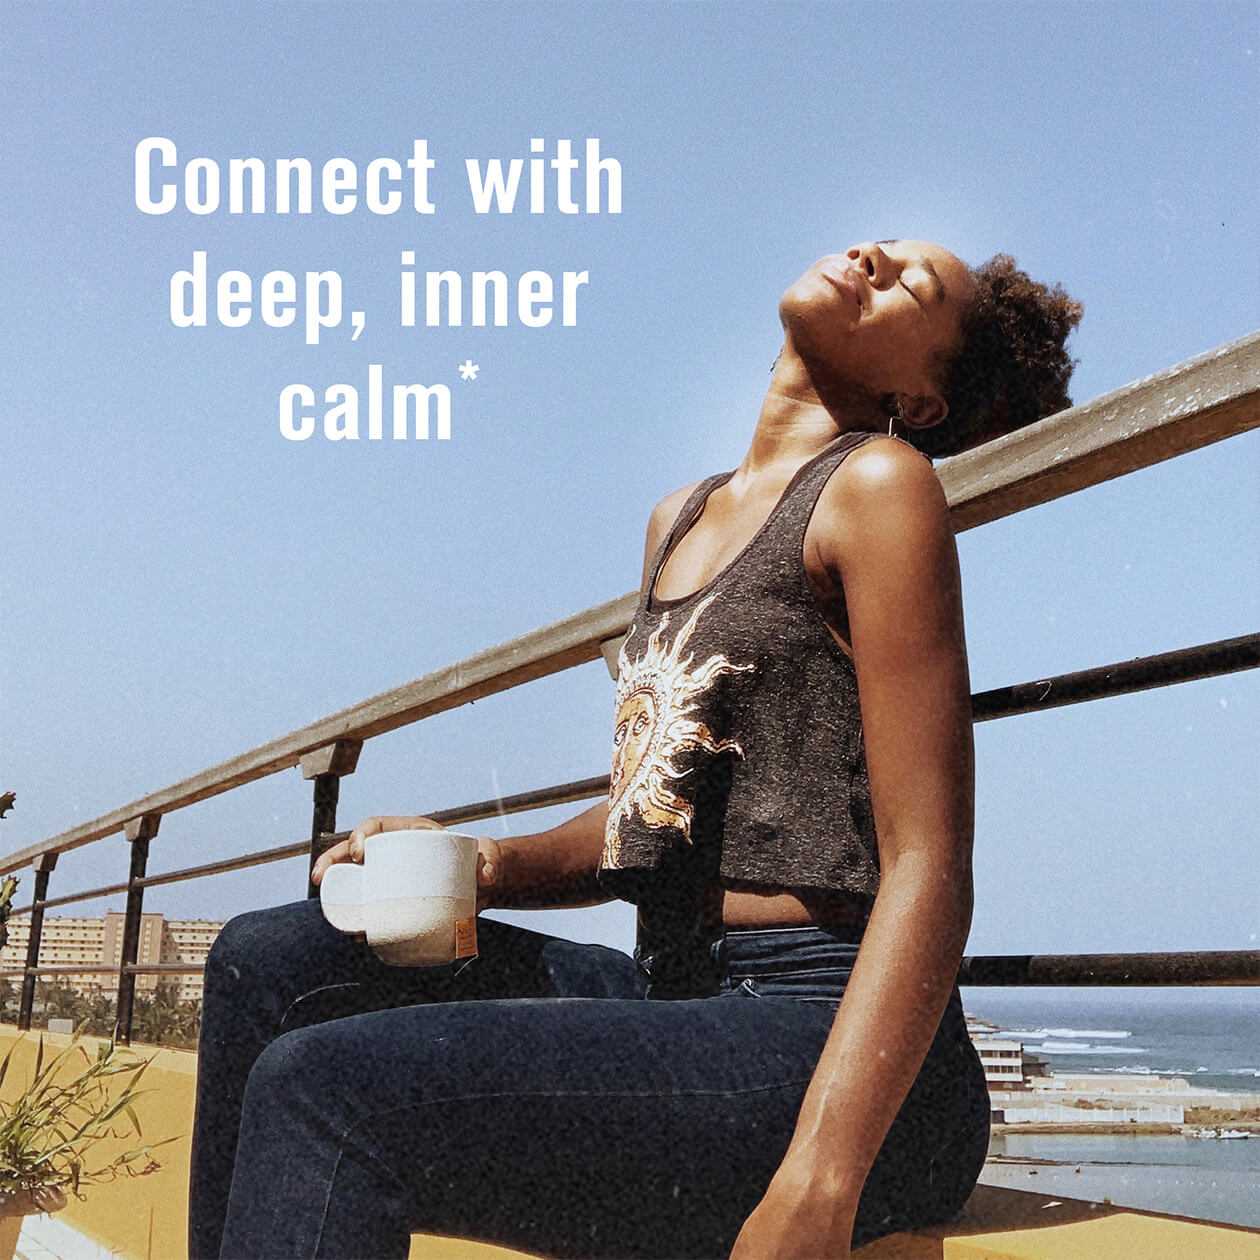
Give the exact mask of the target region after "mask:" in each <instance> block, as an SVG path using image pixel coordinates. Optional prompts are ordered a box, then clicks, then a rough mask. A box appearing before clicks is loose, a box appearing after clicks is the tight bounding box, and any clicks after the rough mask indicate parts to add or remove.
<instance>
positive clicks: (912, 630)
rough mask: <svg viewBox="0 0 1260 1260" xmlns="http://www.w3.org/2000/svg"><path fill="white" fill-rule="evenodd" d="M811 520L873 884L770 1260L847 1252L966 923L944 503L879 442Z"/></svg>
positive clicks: (951, 974) (957, 682)
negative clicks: (870, 811)
mask: <svg viewBox="0 0 1260 1260" xmlns="http://www.w3.org/2000/svg"><path fill="white" fill-rule="evenodd" d="M820 514H821V515H820ZM815 521H816V523H817V525H818V527H819V529H818V538H819V546H820V549H821V555H822V558H823V560H824V562H825V564H826V565H827V568H828V570H829V571H830V572H831V573H833V574H834V576H835V577H837V578H838V579H839V581H840V582H841V583H842V584H843V588H844V591H845V596H846V601H847V605H848V619H849V634H850V640H851V644H852V649H853V658H854V664H855V667H856V670H857V676H858V690H859V696H860V701H861V709H862V723H863V729H864V734H865V739H866V753H867V765H868V768H869V771H870V778H871V791H872V797H873V803H874V808H875V822H876V831H877V834H878V837H879V854H880V868H881V875H880V889H879V893H878V895H877V896H876V899H875V904H874V907H873V909H872V912H871V917H870V923H869V925H868V927H867V930H866V934H865V937H864V939H863V942H862V946H861V948H860V950H859V951H858V957H857V961H856V963H855V965H854V969H853V974H852V977H851V979H850V981H849V984H848V987H847V989H846V991H845V995H844V1000H843V1002H842V1003H841V1005H840V1008H839V1010H838V1012H837V1015H836V1020H835V1023H834V1025H833V1027H832V1030H831V1033H830V1035H829V1037H828V1039H827V1042H826V1045H825V1046H824V1049H823V1053H822V1056H821V1058H820V1060H819V1063H818V1066H817V1068H816V1070H815V1073H814V1076H813V1079H812V1081H811V1083H810V1086H809V1089H808V1090H807V1092H806V1095H805V1100H804V1104H803V1105H802V1108H801V1112H800V1116H799V1118H798V1121H797V1126H796V1131H795V1134H794V1136H793V1139H792V1142H791V1145H790V1146H789V1149H788V1153H787V1155H786V1157H785V1159H784V1161H783V1163H782V1164H781V1166H780V1168H779V1170H778V1172H777V1173H776V1175H775V1178H774V1180H773V1181H772V1183H771V1186H770V1188H769V1190H768V1191H767V1193H766V1196H765V1198H764V1199H763V1200H762V1202H761V1204H760V1205H759V1206H758V1208H757V1210H756V1211H755V1212H754V1214H753V1215H752V1216H751V1217H750V1218H749V1220H748V1222H747V1223H746V1225H745V1227H744V1231H743V1233H741V1235H740V1239H739V1242H738V1243H737V1244H736V1248H735V1252H734V1253H733V1255H734V1256H736V1257H741V1258H742V1257H752V1256H756V1257H758V1258H759V1260H764V1258H766V1257H780V1258H782V1257H788V1256H810V1257H820V1256H828V1257H847V1256H848V1255H849V1240H850V1237H851V1234H852V1229H853V1219H854V1215H855V1214H856V1210H857V1201H858V1196H859V1194H860V1192H861V1189H862V1185H863V1182H864V1181H865V1179H866V1175H867V1173H868V1172H869V1170H870V1167H871V1164H872V1162H873V1161H874V1158H875V1155H876V1153H877V1152H878V1150H879V1147H880V1145H881V1143H882V1142H883V1140H884V1137H885V1135H886V1134H887V1132H888V1129H889V1126H890V1125H891V1124H892V1121H893V1118H894V1116H895V1115H896V1113H897V1110H898V1108H899V1107H900V1106H901V1103H902V1101H903V1100H904V1098H905V1096H906V1093H907V1092H908V1090H909V1088H910V1085H911V1084H912V1082H913V1080H914V1078H915V1075H916V1073H917V1072H918V1070H919V1067H920V1066H921V1064H922V1062H923V1058H924V1056H925V1055H926V1053H927V1048H928V1046H929V1044H930V1043H931V1040H932V1036H933V1034H934V1033H935V1031H936V1028H937V1025H938V1023H939V1022H940V1018H941V1015H942V1013H943V1011H944V1009H945V1004H946V1002H947V1000H948V998H949V995H950V992H951V990H952V988H953V984H954V980H955V977H956V974H957V970H958V965H959V962H960V961H961V958H962V951H963V946H964V943H965V941H966V937H967V930H968V927H969V925H970V920H971V896H972V893H971V841H972V801H973V754H972V736H971V710H970V699H969V686H968V678H967V664H966V653H965V648H964V644H963V628H962V601H961V594H960V591H959V582H958V566H957V557H956V552H955V548H954V541H953V531H952V529H951V527H950V523H949V514H948V509H947V507H946V504H945V498H944V494H943V493H942V491H941V488H940V484H939V483H938V482H937V480H936V477H935V475H934V474H933V473H932V471H931V469H930V467H929V466H928V465H927V463H926V461H924V460H923V459H922V458H921V457H920V456H918V455H917V454H915V453H914V452H912V451H910V450H909V449H908V448H902V447H898V446H896V445H894V444H892V443H883V442H881V443H875V444H872V447H870V448H867V449H865V450H863V451H860V452H857V453H855V454H854V455H853V456H852V457H851V458H850V460H849V461H848V462H847V463H846V465H845V466H844V467H843V468H842V470H841V475H839V476H837V477H834V478H832V481H831V482H830V483H829V484H828V486H827V488H826V490H825V491H824V495H823V497H822V498H821V499H820V501H819V505H818V510H817V512H816V514H815ZM814 528H815V525H814V523H811V531H813V530H814Z"/></svg>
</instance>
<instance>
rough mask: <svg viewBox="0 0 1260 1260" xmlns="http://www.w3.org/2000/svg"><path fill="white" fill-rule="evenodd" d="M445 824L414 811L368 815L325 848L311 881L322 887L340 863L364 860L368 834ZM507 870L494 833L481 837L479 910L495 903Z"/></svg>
mask: <svg viewBox="0 0 1260 1260" xmlns="http://www.w3.org/2000/svg"><path fill="white" fill-rule="evenodd" d="M441 830H442V825H441V823H435V822H434V821H433V819H432V818H424V817H422V816H420V815H414V814H386V815H380V816H376V815H374V816H373V817H371V818H365V819H364V820H363V821H362V822H361V823H360V824H359V825H358V826H357V827H356V828H355V829H354V830H353V831H352V832H351V833H350V834H349V835H348V836H347V837H346V838H345V839H344V840H339V841H338V842H337V843H336V844H334V845H332V846H331V847H330V848H328V849H325V850H324V852H323V853H321V854H320V855H319V857H318V858H317V859H316V861H315V865H314V866H313V867H312V868H311V881H312V883H314V885H315V886H316V887H317V888H318V887H319V885H320V883H321V881H322V880H323V878H324V873H325V871H327V870H328V868H329V867H330V866H334V865H336V864H337V863H338V862H360V863H361V862H362V861H363V845H364V842H365V841H366V840H367V838H368V836H375V835H379V834H380V833H381V832H383V831H441ZM502 873H503V854H502V851H501V850H500V848H499V842H498V841H497V840H495V839H492V838H491V837H490V836H478V837H477V910H478V911H482V910H485V909H486V908H487V907H489V906H492V905H493V904H494V893H495V888H496V886H497V885H498V882H499V879H500V877H501V876H502Z"/></svg>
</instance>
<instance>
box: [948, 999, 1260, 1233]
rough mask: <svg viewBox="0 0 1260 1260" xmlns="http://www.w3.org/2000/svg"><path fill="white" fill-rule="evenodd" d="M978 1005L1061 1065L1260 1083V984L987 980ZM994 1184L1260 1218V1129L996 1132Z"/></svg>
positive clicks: (987, 1174)
mask: <svg viewBox="0 0 1260 1260" xmlns="http://www.w3.org/2000/svg"><path fill="white" fill-rule="evenodd" d="M963 1006H964V1007H965V1008H966V1010H967V1013H968V1014H969V1015H973V1016H976V1017H977V1018H979V1019H983V1020H986V1021H988V1022H989V1023H993V1024H997V1025H998V1026H999V1027H1000V1028H1002V1029H1003V1031H1007V1032H1011V1033H1014V1034H1016V1035H1018V1036H1020V1037H1021V1038H1022V1039H1023V1040H1024V1041H1025V1042H1026V1043H1027V1044H1028V1046H1029V1048H1030V1049H1032V1050H1033V1051H1034V1052H1036V1053H1039V1054H1040V1055H1041V1056H1042V1057H1043V1058H1044V1060H1045V1062H1046V1064H1047V1066H1048V1068H1049V1070H1050V1071H1051V1072H1052V1073H1057V1074H1059V1075H1073V1076H1079V1075H1092V1074H1096V1073H1105V1072H1136V1073H1140V1074H1154V1075H1161V1076H1181V1077H1184V1078H1185V1079H1186V1080H1188V1081H1189V1082H1190V1083H1191V1084H1192V1085H1193V1086H1195V1087H1199V1088H1203V1089H1209V1090H1222V1091H1226V1092H1229V1093H1240V1094H1241V1093H1245V1094H1251V1095H1257V1094H1260V990H1258V989H1237V988H1231V989H1057V988H1056V989H980V988H971V989H966V990H964V991H963ZM981 1180H982V1181H984V1182H985V1184H987V1185H998V1186H1009V1187H1014V1188H1015V1189H1019V1190H1033V1191H1036V1192H1037V1193H1038V1194H1051V1195H1057V1196H1062V1197H1063V1198H1071V1199H1090V1200H1094V1201H1096V1202H1101V1201H1103V1200H1104V1199H1109V1200H1110V1201H1111V1202H1112V1203H1115V1204H1117V1205H1119V1206H1122V1207H1133V1208H1144V1209H1147V1210H1150V1211H1159V1212H1166V1213H1170V1214H1172V1215H1175V1216H1190V1217H1196V1218H1198V1219H1201V1220H1210V1221H1224V1222H1228V1223H1230V1224H1234V1225H1248V1226H1251V1227H1253V1228H1260V1189H1258V1188H1260V1135H1257V1136H1253V1137H1251V1138H1249V1139H1246V1140H1238V1141H1220V1140H1211V1139H1204V1138H1193V1137H1181V1136H1167V1137H1152V1136H1144V1135H1136V1134H1123V1135H1116V1136H1103V1135H1080V1136H1078V1135H1073V1134H1033V1133H1028V1134H1024V1133H1008V1134H1004V1135H1002V1136H995V1137H994V1138H993V1141H992V1144H991V1145H990V1148H989V1163H988V1164H986V1166H985V1171H984V1175H983V1177H982V1178H981Z"/></svg>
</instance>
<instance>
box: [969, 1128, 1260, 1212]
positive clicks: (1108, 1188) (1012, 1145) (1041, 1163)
mask: <svg viewBox="0 0 1260 1260" xmlns="http://www.w3.org/2000/svg"><path fill="white" fill-rule="evenodd" d="M980 1180H981V1181H982V1182H984V1184H985V1185H989V1186H1007V1187H1011V1188H1014V1189H1016V1190H1032V1191H1035V1192H1036V1193H1037V1194H1050V1195H1055V1196H1057V1197H1062V1198H1064V1199H1087V1200H1092V1201H1093V1202H1095V1203H1101V1202H1102V1201H1103V1200H1104V1199H1110V1200H1111V1202H1112V1203H1115V1204H1117V1205H1118V1206H1120V1207H1131V1208H1144V1209H1146V1210H1147V1211H1151V1212H1163V1213H1166V1214H1168V1215H1171V1216H1191V1217H1195V1218H1197V1219H1198V1220H1204V1221H1223V1222H1226V1223H1227V1224H1230V1225H1249V1226H1251V1227H1252V1228H1256V1229H1260V1191H1258V1189H1257V1188H1258V1187H1260V1137H1253V1138H1249V1139H1247V1140H1246V1141H1235V1142H1220V1141H1211V1140H1207V1139H1203V1138H1191V1137H1135V1136H1129V1135H1124V1136H1117V1137H1102V1136H1094V1135H1089V1136H1082V1137H1077V1136H1073V1135H1071V1134H1066V1133H1065V1134H1062V1135H1060V1134H1049V1133H1048V1134H1037V1133H1007V1134H1004V1135H1002V1136H996V1135H995V1136H994V1138H993V1140H992V1141H991V1143H990V1145H989V1162H988V1163H987V1164H986V1165H985V1167H984V1173H983V1175H982V1176H981V1178H980Z"/></svg>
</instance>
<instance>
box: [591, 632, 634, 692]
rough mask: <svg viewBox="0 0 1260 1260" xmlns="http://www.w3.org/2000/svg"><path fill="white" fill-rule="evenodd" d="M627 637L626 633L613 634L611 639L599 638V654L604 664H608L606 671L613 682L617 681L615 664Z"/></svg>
mask: <svg viewBox="0 0 1260 1260" xmlns="http://www.w3.org/2000/svg"><path fill="white" fill-rule="evenodd" d="M629 637H630V636H629V635H627V634H615V635H613V637H612V638H611V639H601V640H600V644H599V654H600V656H602V657H603V658H604V664H605V665H607V666H608V673H609V676H610V677H611V678H612V680H613V682H616V681H617V664H618V658H619V657H620V656H621V648H622V645H623V644H624V643H625V641H626V640H627V639H628V638H629Z"/></svg>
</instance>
